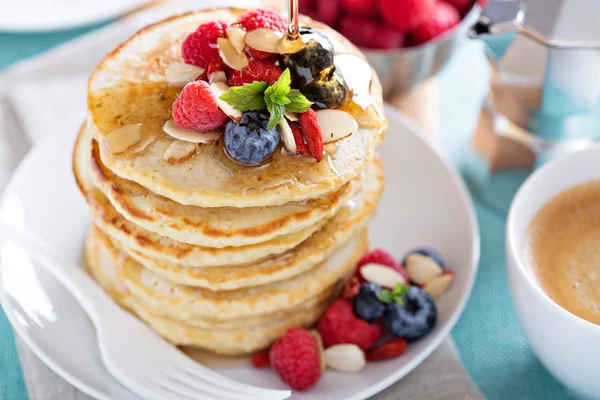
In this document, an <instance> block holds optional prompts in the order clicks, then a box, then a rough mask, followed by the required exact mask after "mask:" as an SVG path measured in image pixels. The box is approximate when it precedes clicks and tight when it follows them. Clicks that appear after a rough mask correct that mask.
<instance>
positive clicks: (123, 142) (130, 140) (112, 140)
mask: <svg viewBox="0 0 600 400" xmlns="http://www.w3.org/2000/svg"><path fill="white" fill-rule="evenodd" d="M141 130H142V124H130V125H124V126H122V127H120V128H117V129H115V130H114V131H112V132H110V133H109V134H108V135H106V137H105V138H104V141H105V143H106V147H108V150H109V151H110V152H111V153H113V154H117V153H122V152H123V151H125V150H127V149H128V148H129V147H131V146H133V145H134V144H136V143H137V142H139V141H140V139H141V138H142V132H141Z"/></svg>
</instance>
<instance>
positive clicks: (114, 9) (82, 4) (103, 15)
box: [0, 0, 150, 32]
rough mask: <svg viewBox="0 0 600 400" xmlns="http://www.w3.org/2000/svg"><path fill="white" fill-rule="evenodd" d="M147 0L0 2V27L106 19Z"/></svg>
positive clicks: (31, 28)
mask: <svg viewBox="0 0 600 400" xmlns="http://www.w3.org/2000/svg"><path fill="white" fill-rule="evenodd" d="M149 1H150V0H101V1H90V0H18V1H10V0H6V1H3V2H2V4H1V5H0V31H8V32H47V31H54V30H61V29H71V28H76V27H80V26H85V25H91V24H94V23H97V22H102V21H107V20H109V19H111V18H115V17H118V16H119V15H122V14H124V13H126V12H128V11H131V10H133V9H135V8H137V7H140V6H142V5H143V4H145V3H148V2H149Z"/></svg>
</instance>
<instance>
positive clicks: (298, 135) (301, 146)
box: [290, 122, 309, 156]
mask: <svg viewBox="0 0 600 400" xmlns="http://www.w3.org/2000/svg"><path fill="white" fill-rule="evenodd" d="M290 128H291V129H292V133H293V134H294V142H296V154H300V155H302V156H307V155H308V154H309V153H308V147H307V146H306V142H304V138H303V137H302V132H301V131H300V128H299V127H298V124H296V123H294V122H290Z"/></svg>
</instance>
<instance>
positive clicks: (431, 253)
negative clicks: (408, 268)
mask: <svg viewBox="0 0 600 400" xmlns="http://www.w3.org/2000/svg"><path fill="white" fill-rule="evenodd" d="M411 254H420V255H422V256H425V257H429V258H431V259H432V260H433V261H435V263H436V264H437V265H439V266H440V268H441V269H446V265H445V264H444V260H442V257H441V256H440V255H439V253H438V252H437V251H435V250H434V249H432V248H430V247H421V248H417V249H412V250H410V251H409V252H407V253H406V255H405V256H404V259H403V260H402V265H406V259H407V258H408V256H410V255H411Z"/></svg>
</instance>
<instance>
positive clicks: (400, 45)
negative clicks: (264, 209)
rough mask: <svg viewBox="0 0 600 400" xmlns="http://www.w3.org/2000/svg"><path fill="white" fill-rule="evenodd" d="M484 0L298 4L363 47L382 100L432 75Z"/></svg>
mask: <svg viewBox="0 0 600 400" xmlns="http://www.w3.org/2000/svg"><path fill="white" fill-rule="evenodd" d="M485 3H486V1H483V0H319V1H315V0H300V7H301V9H300V12H302V13H304V14H307V15H309V16H310V17H312V18H313V19H316V20H318V21H322V22H324V23H326V24H328V25H330V26H332V27H334V28H336V29H337V30H338V31H339V32H340V33H341V34H342V35H344V36H346V37H347V38H348V39H349V40H350V41H352V42H353V43H354V44H355V45H357V46H358V47H360V48H361V50H362V51H363V53H364V54H365V56H366V57H367V59H368V60H369V62H370V63H371V65H372V66H373V68H374V69H375V71H377V74H378V75H379V79H380V80H381V82H382V84H383V85H382V86H383V88H384V95H389V94H391V93H398V92H404V91H407V90H409V89H411V88H412V87H414V86H416V85H417V84H419V83H420V82H422V81H424V80H426V79H428V78H431V77H433V76H435V75H436V74H437V73H438V72H440V71H441V70H442V69H443V68H444V67H445V66H446V65H447V64H448V62H449V61H450V60H451V59H452V56H453V55H454V54H455V52H456V49H457V48H458V46H460V45H461V44H462V43H463V42H464V41H465V40H469V39H468V36H467V34H468V32H469V30H470V29H471V27H472V26H473V25H474V24H475V23H476V22H477V20H478V18H479V15H480V14H481V9H482V8H481V4H485Z"/></svg>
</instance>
